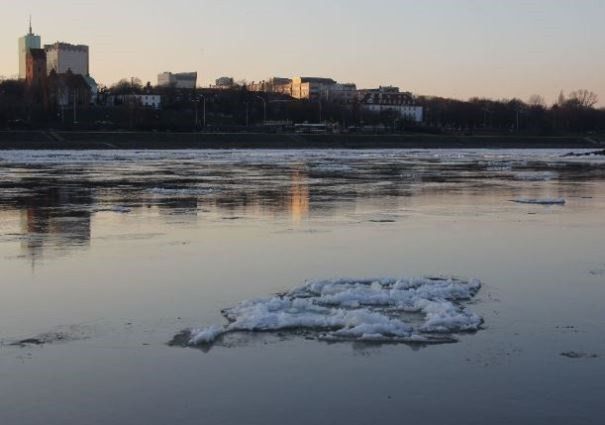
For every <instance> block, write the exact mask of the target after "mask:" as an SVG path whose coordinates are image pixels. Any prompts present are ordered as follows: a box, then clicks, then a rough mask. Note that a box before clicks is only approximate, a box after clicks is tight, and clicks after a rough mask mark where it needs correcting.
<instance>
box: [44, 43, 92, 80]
mask: <svg viewBox="0 0 605 425" xmlns="http://www.w3.org/2000/svg"><path fill="white" fill-rule="evenodd" d="M44 50H45V51H46V68H47V71H48V73H49V74H50V73H51V72H52V71H54V72H56V73H57V74H65V73H67V71H68V70H69V71H71V72H72V73H73V74H76V75H89V74H90V69H89V48H88V46H85V45H82V44H79V45H74V44H69V43H59V42H57V43H55V44H47V45H45V46H44Z"/></svg>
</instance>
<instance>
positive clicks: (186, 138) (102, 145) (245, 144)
mask: <svg viewBox="0 0 605 425" xmlns="http://www.w3.org/2000/svg"><path fill="white" fill-rule="evenodd" d="M600 147H605V141H603V140H597V139H593V138H588V137H583V136H559V137H557V136H553V137H543V136H516V135H495V136H491V135H490V136H457V135H418V134H404V135H366V134H321V135H307V134H289V133H280V134H264V133H157V132H56V131H0V150H15V149H33V150H42V149H63V150H65V149H76V150H86V149H95V150H96V149H105V150H106V149H118V150H126V149H137V150H139V149H142V150H145V149H452V148H455V149H480V148H489V149H584V148H586V149H592V148H600Z"/></svg>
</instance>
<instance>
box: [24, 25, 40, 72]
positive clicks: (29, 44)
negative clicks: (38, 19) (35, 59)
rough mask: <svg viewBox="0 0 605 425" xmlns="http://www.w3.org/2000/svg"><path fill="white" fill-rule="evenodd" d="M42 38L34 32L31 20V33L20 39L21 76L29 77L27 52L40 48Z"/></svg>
mask: <svg viewBox="0 0 605 425" xmlns="http://www.w3.org/2000/svg"><path fill="white" fill-rule="evenodd" d="M41 43H42V39H41V38H40V36H39V35H36V34H34V33H33V32H32V24H31V19H30V22H29V33H28V34H26V35H24V36H23V37H21V38H20V39H19V78H20V79H22V80H24V79H26V78H27V52H28V51H29V50H30V49H39V48H40V47H41Z"/></svg>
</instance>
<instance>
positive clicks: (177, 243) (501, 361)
mask: <svg viewBox="0 0 605 425" xmlns="http://www.w3.org/2000/svg"><path fill="white" fill-rule="evenodd" d="M565 153H566V152H565V151H556V150H546V151H489V150H469V151H448V150H442V151H356V152H354V151H298V152H296V151H288V152H285V151H284V152H281V151H233V152H231V151H206V152H196V151H179V152H60V153H57V152H40V151H38V152H24V151H15V152H0V290H1V292H0V341H1V343H2V345H0V424H2V425H42V424H44V425H64V424H72V423H73V424H87V425H89V424H90V425H114V424H120V425H129V424H133V425H134V424H145V425H156V424H157V425H165V424H199V423H207V424H234V425H236V424H250V425H256V424H259V425H260V424H263V425H265V424H276V425H277V424H280V425H281V424H351V425H357V424H359V425H362V424H364V425H365V424H370V423H409V424H414V425H434V424H440V425H443V424H452V425H458V424H465V425H469V424H471V425H472V424H477V425H483V424H491V425H494V424H511V423H515V424H544V425H546V424H548V425H558V424H560V425H568V424H574V425H581V424H591V425H592V424H595V425H597V424H602V423H603V421H604V419H603V406H602V405H603V401H602V400H603V399H604V398H605V333H604V332H605V308H603V304H604V302H605V160H604V159H599V158H593V157H582V158H565V157H563V155H564V154H565ZM422 277H425V278H426V277H430V279H425V280H418V279H417V280H414V278H422ZM437 277H439V279H445V281H447V282H450V283H451V282H453V283H454V285H458V284H460V285H462V286H463V287H462V289H461V288H459V287H453V289H452V286H451V285H450V286H448V288H449V290H450V292H448V294H452V293H455V294H457V296H459V298H456V297H453V298H451V299H450V298H448V299H443V297H445V298H447V296H445V295H443V296H441V295H440V296H437V295H439V294H443V293H442V292H439V291H441V290H442V289H443V288H441V287H440V288H434V282H438V283H439V282H442V280H439V279H438V278H437ZM450 277H451V278H452V279H453V280H447V279H450ZM343 278H347V279H343ZM386 278H394V279H393V280H388V279H386ZM405 278H408V279H409V280H406V279H405ZM368 279H370V280H368ZM380 279H383V280H380ZM431 279H432V280H431ZM308 281H314V282H317V281H323V284H322V285H323V286H322V288H324V287H325V288H327V289H326V290H325V291H324V292H323V293H321V294H319V293H315V292H313V293H311V292H309V291H310V289H309V288H310V287H304V285H305V282H308ZM479 281H480V282H481V287H480V289H479V286H478V285H479V284H478V283H477V286H464V285H467V284H468V285H472V284H473V282H479ZM326 282H328V283H327V284H326ZM380 282H382V283H380ZM396 282H398V283H396ZM402 282H403V283H402ZM410 282H411V283H410ZM414 282H424V283H422V285H425V284H426V285H428V287H429V289H426V288H425V287H424V286H422V285H421V284H415V283H414ZM339 285H340V286H339ZM343 285H344V286H343ZM355 285H357V286H355ZM364 285H367V287H366V286H364ZM295 288H299V289H298V290H295ZM300 288H302V289H300ZM343 288H344V289H343ZM397 289H401V291H399V292H396V291H395V290H397ZM293 290H294V291H293ZM289 291H290V292H289ZM355 291H357V292H355ZM452 291H453V292H452ZM460 291H462V292H460ZM464 291H466V292H464ZM276 294H288V295H285V296H284V295H282V298H279V297H276ZM318 294H319V295H318ZM360 294H361V295H360ZM410 294H412V295H410ZM436 294H437V295H436ZM460 294H462V295H460ZM362 295H363V297H362ZM328 296H329V297H332V298H329V300H328V298H326V297H328ZM336 296H338V297H340V298H338V301H334V297H336ZM448 296H449V295H448ZM272 297H276V298H272ZM322 297H323V298H322ZM378 297H381V298H380V299H381V300H383V301H376V300H377V299H378ZM385 297H386V298H385ZM255 299H256V300H258V299H261V301H257V304H253V305H252V307H254V310H253V311H252V313H250V311H251V310H249V307H250V304H240V303H241V302H242V301H244V300H255ZM271 299H273V301H271ZM316 299H319V300H320V301H318V303H319V302H320V303H321V305H319V304H317V305H316V304H315V300H316ZM385 299H386V301H384V300H385ZM275 300H278V301H280V300H281V301H284V300H285V301H287V303H289V304H287V306H286V308H283V307H279V308H277V309H273V310H271V309H272V308H273V307H271V308H270V309H269V310H267V309H266V308H265V307H266V306H267V305H273V304H270V303H271V302H273V303H275V302H276V301H275ZM310 300H311V301H310ZM360 300H361V301H360ZM364 300H365V301H364ZM370 300H371V301H370ZM401 300H403V301H401ZM436 301H438V304H439V305H436V304H435V303H436ZM360 302H361V304H360ZM398 302H401V304H397V303H398ZM301 303H307V304H309V303H311V304H313V305H312V306H311V307H309V305H307V304H305V305H306V307H304V309H303V310H301V308H302V307H301ZM426 303H430V305H428V306H427V304H426ZM235 306H239V307H237V308H236V309H235V313H233V311H234V310H231V312H232V313H233V314H232V316H233V317H229V313H228V312H227V317H229V318H231V319H232V320H236V319H237V320H240V319H241V323H242V325H241V326H240V328H234V329H228V328H227V326H228V322H227V321H226V319H225V317H223V314H222V310H223V309H225V308H232V307H235ZM242 306H243V307H242ZM259 306H260V308H261V309H262V312H263V314H265V316H263V315H260V316H259V314H258V313H259V310H258V308H257V307H259ZM293 308H295V309H296V310H295V313H296V314H293V313H292V311H293V310H292V309H293ZM436 308H437V310H438V311H436V312H435V309H436ZM414 309H416V310H414ZM452 309H454V310H452ZM404 310H405V312H404ZM301 311H302V313H304V315H303V314H302V313H301ZM393 311H397V312H396V313H393ZM223 313H225V312H223ZM299 313H301V314H299ZM431 314H433V315H434V317H433V316H430V315H431ZM424 315H427V316H426V317H424ZM294 316H295V319H296V320H298V321H297V322H294V323H295V324H296V326H295V328H296V329H290V328H287V327H283V328H281V327H277V326H276V325H275V323H278V322H279V320H286V319H287V320H293V319H292V318H293V317H294ZM301 317H302V319H301ZM303 319H304V320H303ZM425 319H426V320H425ZM433 319H434V320H433ZM423 320H425V321H423ZM435 320H436V321H435ZM250 323H252V325H250ZM280 323H281V322H280ZM284 323H286V324H287V323H292V322H284ZM326 323H327V324H329V325H331V326H322V324H326ZM309 324H311V325H312V326H306V325H309ZM335 324H336V325H335ZM244 325H245V326H244ZM392 325H395V326H392ZM246 326H249V327H250V330H253V331H260V330H265V331H266V330H270V331H271V330H273V331H274V332H243V331H242V330H245V329H243V328H245V327H246ZM271 326H273V327H275V328H276V329H272V328H271ZM355 326H357V327H355ZM431 326H432V327H431ZM208 331H216V332H214V333H213V332H211V333H212V335H210V336H211V337H212V338H206V336H208V335H209V334H208V333H207V332H208ZM232 331H233V332H232ZM436 331H437V332H436ZM196 332H198V334H197V335H198V336H199V335H201V336H202V338H201V340H202V342H204V343H203V344H201V345H196V343H197V342H200V339H199V338H198V340H197V341H195V338H193V337H195V336H196ZM199 332H202V334H199ZM205 332H206V333H205ZM225 332H226V333H225ZM223 333H225V334H223ZM179 335H180V337H179ZM183 335H185V337H183ZM175 337H177V340H178V341H179V343H178V344H176V345H174V344H172V345H170V344H169V343H170V342H171V341H173V339H174V338H175ZM435 338H436V339H438V340H439V341H438V342H448V343H447V344H433V343H431V342H433V341H431V339H435ZM20 341H23V342H24V343H23V344H19V342H20ZM206 342H208V343H206ZM38 343H43V344H38Z"/></svg>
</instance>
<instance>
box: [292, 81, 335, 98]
mask: <svg viewBox="0 0 605 425" xmlns="http://www.w3.org/2000/svg"><path fill="white" fill-rule="evenodd" d="M335 84H336V81H334V80H333V79H331V78H317V77H294V78H292V89H291V90H292V92H291V96H292V97H293V98H295V99H306V100H317V99H322V98H324V97H325V96H326V93H328V92H329V90H330V87H332V86H334V85H335Z"/></svg>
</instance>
